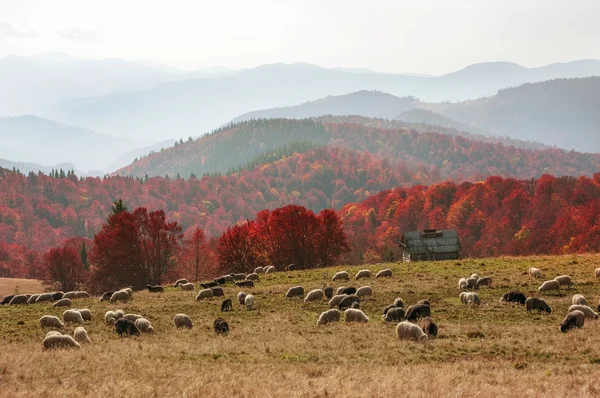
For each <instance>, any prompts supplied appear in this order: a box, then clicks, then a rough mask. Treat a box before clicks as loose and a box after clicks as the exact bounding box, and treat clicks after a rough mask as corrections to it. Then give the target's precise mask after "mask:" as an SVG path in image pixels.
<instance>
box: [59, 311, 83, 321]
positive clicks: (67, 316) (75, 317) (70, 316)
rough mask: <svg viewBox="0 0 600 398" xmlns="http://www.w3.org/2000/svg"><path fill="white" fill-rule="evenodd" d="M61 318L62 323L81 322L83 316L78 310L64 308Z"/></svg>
mask: <svg viewBox="0 0 600 398" xmlns="http://www.w3.org/2000/svg"><path fill="white" fill-rule="evenodd" d="M62 319H63V322H64V323H79V324H81V323H83V317H82V316H81V314H80V313H79V311H75V310H66V311H65V312H63V314H62Z"/></svg>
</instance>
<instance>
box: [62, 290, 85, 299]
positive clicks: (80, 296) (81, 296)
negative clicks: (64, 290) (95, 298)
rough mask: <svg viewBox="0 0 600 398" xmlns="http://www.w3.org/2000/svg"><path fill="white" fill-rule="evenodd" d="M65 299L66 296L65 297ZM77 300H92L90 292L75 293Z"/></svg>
mask: <svg viewBox="0 0 600 398" xmlns="http://www.w3.org/2000/svg"><path fill="white" fill-rule="evenodd" d="M63 298H64V296H63ZM75 298H78V299H80V298H90V294H89V293H88V292H84V291H77V292H75Z"/></svg>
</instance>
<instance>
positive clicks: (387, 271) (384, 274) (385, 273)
mask: <svg viewBox="0 0 600 398" xmlns="http://www.w3.org/2000/svg"><path fill="white" fill-rule="evenodd" d="M391 276H392V270H391V269H389V268H386V269H382V270H381V271H379V272H378V273H377V274H376V275H375V278H391Z"/></svg>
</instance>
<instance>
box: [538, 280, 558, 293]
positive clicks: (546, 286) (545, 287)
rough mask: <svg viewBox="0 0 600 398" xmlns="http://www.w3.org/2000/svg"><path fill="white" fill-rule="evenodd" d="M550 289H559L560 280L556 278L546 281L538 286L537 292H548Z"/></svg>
mask: <svg viewBox="0 0 600 398" xmlns="http://www.w3.org/2000/svg"><path fill="white" fill-rule="evenodd" d="M550 290H556V291H560V282H559V281H557V280H551V281H546V282H544V283H542V285H541V286H540V287H538V292H549V291H550Z"/></svg>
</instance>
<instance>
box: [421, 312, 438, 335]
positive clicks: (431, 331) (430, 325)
mask: <svg viewBox="0 0 600 398" xmlns="http://www.w3.org/2000/svg"><path fill="white" fill-rule="evenodd" d="M419 327H420V328H421V330H423V333H425V334H426V335H427V337H431V336H433V337H436V336H437V334H438V325H437V323H435V321H434V320H433V319H431V318H430V317H428V316H426V317H425V318H421V320H420V321H419Z"/></svg>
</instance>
